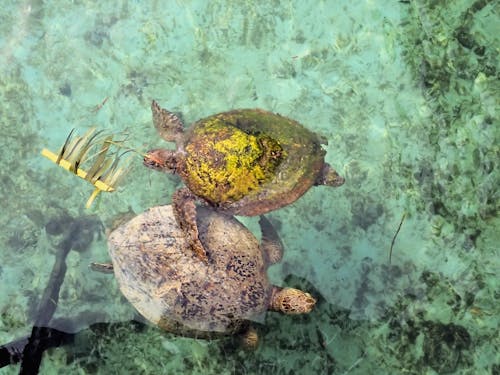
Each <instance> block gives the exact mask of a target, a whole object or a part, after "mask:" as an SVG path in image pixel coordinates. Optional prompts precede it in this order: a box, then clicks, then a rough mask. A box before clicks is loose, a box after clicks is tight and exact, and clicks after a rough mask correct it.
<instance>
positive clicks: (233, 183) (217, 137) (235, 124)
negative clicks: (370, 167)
mask: <svg viewBox="0 0 500 375" xmlns="http://www.w3.org/2000/svg"><path fill="white" fill-rule="evenodd" d="M214 124H215V125H217V129H218V130H217V132H214V131H213V129H212V128H213V127H214ZM231 129H236V130H237V132H236V133H234V134H240V133H241V134H245V135H246V136H247V137H248V139H246V138H243V140H242V137H230V136H229V135H227V133H228V132H229V133H230V134H231V135H232V134H233V132H234V131H231ZM207 134H210V137H208V138H207ZM233 138H234V139H235V140H234V141H233V143H234V145H233V146H232V147H229V148H228V147H226V148H225V149H231V150H233V152H226V153H221V152H220V151H218V152H217V153H214V150H216V149H217V147H218V146H220V144H222V143H224V142H228V141H229V140H231V139H233ZM207 139H209V141H208V144H207ZM253 139H255V140H257V139H258V140H259V141H258V142H256V144H259V145H260V146H259V147H262V149H259V147H256V146H252V145H253V143H252V140H253ZM236 140H239V143H241V145H239V143H238V142H237V141H236ZM322 142H323V140H322V139H321V138H320V137H319V136H318V135H317V134H315V133H313V132H311V131H309V130H308V129H306V128H305V127H304V126H302V125H301V124H300V123H298V122H297V121H295V120H292V119H289V118H287V117H284V116H281V115H279V114H275V113H272V112H268V111H264V110H261V109H239V110H233V111H229V112H223V113H219V114H216V115H212V116H209V117H206V118H204V119H201V120H199V121H197V122H196V123H194V124H193V126H192V127H191V128H190V130H189V131H188V132H187V133H186V138H185V140H184V144H183V148H184V150H185V151H186V167H185V169H186V170H185V171H184V172H183V173H181V175H182V177H183V179H184V182H185V183H186V185H187V187H188V188H189V189H190V190H191V191H193V192H194V193H195V194H196V195H198V196H200V197H202V198H204V199H205V200H207V201H209V202H211V203H213V204H215V205H216V206H217V207H218V209H220V210H223V211H224V210H225V211H227V212H230V213H233V214H236V215H244V216H254V215H258V214H262V213H265V212H269V211H271V210H274V209H277V208H280V207H283V206H285V205H287V204H289V203H292V202H294V201H295V200H297V199H298V198H299V197H300V196H302V195H303V194H304V193H305V192H306V191H307V190H308V189H309V188H310V187H311V186H312V185H313V184H314V183H315V181H316V179H317V177H318V175H319V173H320V171H321V169H322V167H323V165H324V156H325V154H326V152H325V150H323V148H322V147H321V143H322ZM204 144H206V145H207V146H205V147H204V146H202V145H204ZM245 148H248V150H249V151H248V152H247V154H248V155H247V156H246V157H247V158H249V159H250V160H251V162H249V163H250V165H251V167H249V166H247V165H246V163H245V162H242V160H244V158H243V159H242V158H241V157H240V156H239V157H238V158H237V159H238V160H237V162H234V163H232V162H231V161H232V160H233V159H234V157H235V155H234V150H240V149H245ZM264 150H267V151H264ZM257 151H258V152H257ZM254 152H255V153H256V154H258V155H259V156H258V157H256V156H255V155H253V153H254ZM243 154H244V155H245V153H243ZM252 155H253V156H252ZM240 159H241V160H240ZM209 162H210V163H209ZM235 171H237V173H236V172H235ZM243 172H244V173H243ZM219 175H220V176H219ZM214 181H215V182H217V183H215V184H214ZM224 181H225V183H224ZM252 181H253V183H250V182H252ZM212 185H214V186H215V187H214V186H212ZM226 185H227V186H226Z"/></svg>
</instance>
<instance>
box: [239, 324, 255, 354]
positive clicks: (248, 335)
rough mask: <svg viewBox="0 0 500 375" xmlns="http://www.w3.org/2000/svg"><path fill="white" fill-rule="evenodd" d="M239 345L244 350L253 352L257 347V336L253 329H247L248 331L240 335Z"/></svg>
mask: <svg viewBox="0 0 500 375" xmlns="http://www.w3.org/2000/svg"><path fill="white" fill-rule="evenodd" d="M241 344H242V346H243V348H244V349H248V350H255V349H257V347H258V346H259V334H258V333H257V330H256V329H255V327H252V326H250V327H248V329H247V330H246V331H244V332H242V333H241Z"/></svg>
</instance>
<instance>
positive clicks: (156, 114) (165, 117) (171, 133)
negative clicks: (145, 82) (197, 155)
mask: <svg viewBox="0 0 500 375" xmlns="http://www.w3.org/2000/svg"><path fill="white" fill-rule="evenodd" d="M151 112H152V113H153V124H154V125H155V128H156V130H157V131H158V133H159V134H160V136H161V137H162V138H163V139H164V140H166V141H167V142H175V143H176V144H177V145H178V143H179V141H180V139H181V138H182V134H183V132H184V125H183V123H182V121H181V119H180V118H179V117H178V116H177V115H176V114H175V113H173V112H169V111H167V110H166V109H163V108H161V107H160V106H159V105H158V103H157V102H156V101H154V100H153V102H152V103H151Z"/></svg>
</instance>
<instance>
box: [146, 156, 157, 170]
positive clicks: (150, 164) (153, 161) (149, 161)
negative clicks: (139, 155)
mask: <svg viewBox="0 0 500 375" xmlns="http://www.w3.org/2000/svg"><path fill="white" fill-rule="evenodd" d="M143 163H144V165H145V166H146V167H150V168H161V164H160V162H159V161H158V160H156V159H154V158H152V157H151V155H146V156H144V159H143Z"/></svg>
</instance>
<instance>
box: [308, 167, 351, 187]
mask: <svg viewBox="0 0 500 375" xmlns="http://www.w3.org/2000/svg"><path fill="white" fill-rule="evenodd" d="M344 182H345V179H344V177H342V176H340V175H339V174H338V173H337V171H336V170H335V169H333V168H332V166H331V165H330V164H328V163H324V164H323V168H322V169H321V171H320V173H319V175H318V177H317V178H316V181H315V182H314V185H316V186H317V185H327V186H333V187H337V186H342V185H344Z"/></svg>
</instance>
